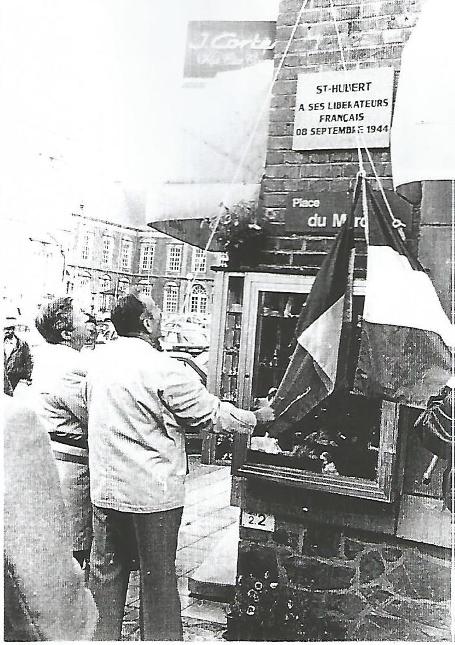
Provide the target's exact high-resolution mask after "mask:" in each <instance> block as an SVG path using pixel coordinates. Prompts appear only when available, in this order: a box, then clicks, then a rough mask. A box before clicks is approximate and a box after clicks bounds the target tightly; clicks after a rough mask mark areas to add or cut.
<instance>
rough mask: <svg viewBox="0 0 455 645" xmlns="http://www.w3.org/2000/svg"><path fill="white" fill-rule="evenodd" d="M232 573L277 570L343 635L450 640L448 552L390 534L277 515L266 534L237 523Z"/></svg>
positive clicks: (284, 583) (254, 573) (375, 638)
mask: <svg viewBox="0 0 455 645" xmlns="http://www.w3.org/2000/svg"><path fill="white" fill-rule="evenodd" d="M240 538H241V539H240V545H239V565H238V572H239V574H240V575H243V576H245V575H248V574H249V573H251V574H253V575H255V576H261V575H262V574H263V572H264V571H265V570H268V571H271V572H274V570H277V571H278V578H279V580H280V583H281V584H283V585H286V586H289V587H290V588H293V589H297V590H299V591H300V593H301V594H304V593H305V590H306V589H311V591H312V594H311V595H312V598H313V599H314V600H315V601H316V605H317V611H318V613H319V615H320V616H324V617H325V618H326V619H327V618H329V619H333V620H334V621H335V622H336V623H337V624H339V626H340V634H344V638H345V639H346V640H369V641H370V640H371V641H375V640H394V641H399V640H405V641H444V640H450V613H449V612H450V603H449V597H450V559H449V558H450V553H449V552H448V551H447V550H444V549H438V548H436V547H429V546H424V545H416V544H413V543H411V542H405V541H400V540H397V539H394V538H393V537H387V538H385V537H381V536H380V535H378V534H375V533H367V532H359V531H354V530H352V529H347V528H344V529H341V528H337V527H328V526H322V525H318V524H307V525H304V524H302V523H295V522H292V521H291V520H289V519H287V518H286V517H277V518H276V526H275V530H274V532H273V533H266V532H263V531H258V530H254V529H248V528H244V527H241V528H240Z"/></svg>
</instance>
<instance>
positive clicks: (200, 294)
mask: <svg viewBox="0 0 455 645" xmlns="http://www.w3.org/2000/svg"><path fill="white" fill-rule="evenodd" d="M190 312H191V313H195V314H206V313H207V292H206V290H205V289H204V287H203V286H202V285H200V284H195V285H194V287H193V288H192V290H191V295H190Z"/></svg>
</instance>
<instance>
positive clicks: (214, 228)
mask: <svg viewBox="0 0 455 645" xmlns="http://www.w3.org/2000/svg"><path fill="white" fill-rule="evenodd" d="M308 2H309V0H303V2H302V6H301V7H300V10H299V13H298V14H297V18H296V20H295V22H294V25H293V27H292V30H291V33H290V35H289V38H288V40H287V43H286V47H285V49H284V52H283V55H282V56H281V58H280V61H279V63H278V65H277V68H276V71H275V73H274V75H273V78H272V81H271V83H270V85H269V88H268V90H267V93H266V95H265V98H264V101H263V102H262V105H261V107H260V109H259V111H258V115H257V118H256V121H255V123H254V125H253V128H252V130H251V132H250V135H249V137H248V139H247V141H246V144H245V146H244V148H243V152H242V155H241V157H240V161H239V163H238V165H237V167H236V170H235V172H234V174H233V176H232V179H231V181H230V182H229V187H228V189H227V190H226V193H225V194H224V195H223V199H222V201H221V203H220V210H219V213H218V215H217V217H216V219H215V222H214V224H213V226H212V231H211V233H210V235H209V239H208V241H207V244H206V245H205V248H204V252H205V253H207V251H208V250H209V248H210V245H211V244H212V241H213V238H214V237H215V234H216V231H217V229H218V226H219V224H220V221H221V218H222V217H223V215H224V214H225V212H226V207H225V206H224V204H225V203H226V202H227V201H228V199H229V197H230V195H231V193H232V189H233V187H234V184H235V183H236V181H237V178H238V176H239V175H240V172H241V170H242V169H243V166H244V164H245V160H246V156H247V154H248V152H249V150H250V147H251V144H252V143H253V139H254V137H255V135H256V132H257V129H258V127H259V123H260V121H261V119H262V116H263V114H264V112H265V110H266V108H267V106H268V102H269V97H270V95H271V93H272V89H273V86H274V85H275V82H276V80H277V78H278V76H279V74H280V72H281V69H282V67H283V64H284V61H285V59H286V56H287V55H288V53H289V48H290V46H291V43H292V41H293V39H294V36H295V32H296V31H297V27H298V26H299V23H300V20H301V18H302V15H303V12H304V11H305V9H306V6H307V4H308ZM195 280H196V277H195V276H194V277H193V278H192V279H191V280H190V281H189V283H188V289H187V293H186V295H185V300H184V304H183V310H184V311H185V309H186V307H187V305H188V300H189V297H190V293H191V290H192V288H193V286H194V282H195Z"/></svg>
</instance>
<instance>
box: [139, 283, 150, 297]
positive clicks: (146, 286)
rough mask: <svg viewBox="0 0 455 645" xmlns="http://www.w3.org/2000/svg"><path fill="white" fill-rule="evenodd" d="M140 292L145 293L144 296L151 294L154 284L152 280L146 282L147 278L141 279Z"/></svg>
mask: <svg viewBox="0 0 455 645" xmlns="http://www.w3.org/2000/svg"><path fill="white" fill-rule="evenodd" d="M139 292H140V293H141V294H142V295H144V296H151V295H152V285H151V284H150V282H146V281H145V280H141V282H140V283H139Z"/></svg>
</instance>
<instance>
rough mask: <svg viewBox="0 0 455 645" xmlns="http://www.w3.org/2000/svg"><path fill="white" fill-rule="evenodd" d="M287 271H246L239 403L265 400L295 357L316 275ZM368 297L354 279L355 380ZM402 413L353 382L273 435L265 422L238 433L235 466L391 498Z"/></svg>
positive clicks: (301, 483)
mask: <svg viewBox="0 0 455 645" xmlns="http://www.w3.org/2000/svg"><path fill="white" fill-rule="evenodd" d="M286 278H287V279H286ZM286 278H280V277H278V276H276V275H275V276H270V277H269V278H266V277H265V276H263V275H262V276H261V275H259V274H249V275H248V276H247V277H246V278H245V294H247V296H245V298H244V303H246V304H244V306H243V308H242V312H243V315H242V320H241V337H242V339H243V340H240V341H239V342H238V345H239V347H240V354H239V359H238V367H237V368H236V370H235V371H236V373H237V372H238V379H239V383H240V384H241V388H240V390H239V392H240V396H239V399H240V400H239V403H240V405H241V407H245V408H248V407H250V408H254V407H259V406H261V405H264V404H265V403H266V398H267V396H273V388H276V387H277V386H278V385H279V384H280V382H281V380H282V377H283V375H284V373H285V371H286V368H287V366H288V364H289V361H290V358H291V356H292V353H293V350H294V347H295V340H294V331H295V327H296V323H297V320H298V318H299V314H300V312H301V310H302V307H304V306H305V301H306V298H307V296H308V293H309V291H310V289H311V285H312V282H313V279H314V278H312V277H310V276H298V277H297V276H293V277H292V278H291V276H286ZM228 301H229V294H228ZM363 301H364V296H363V283H362V282H361V281H356V282H355V284H354V295H353V322H352V330H353V343H352V350H351V353H350V359H349V371H350V374H351V382H352V381H353V376H354V370H355V366H356V362H357V355H358V350H359V342H360V326H361V320H362V312H363ZM231 309H232V307H231ZM228 315H231V316H232V315H233V314H228ZM228 351H229V352H230V353H232V350H231V348H230V346H229V348H228V347H227V348H226V350H225V353H226V354H227V352H228ZM221 378H223V376H222V377H221ZM398 415H399V406H397V405H396V404H393V403H391V402H388V401H383V400H380V399H367V398H365V397H363V396H360V395H358V394H356V393H355V392H354V391H353V390H349V389H348V390H346V391H343V392H341V393H335V394H332V395H331V396H329V397H327V398H326V399H325V400H324V401H322V402H321V403H320V404H319V405H318V406H317V407H316V408H314V409H313V410H312V411H311V412H309V413H308V414H307V415H306V416H305V417H304V418H303V419H302V420H301V421H299V422H298V423H294V424H292V425H289V426H287V427H286V428H282V429H281V431H280V433H279V434H278V436H277V437H276V440H272V439H270V438H269V437H268V436H266V431H267V430H268V428H265V427H264V428H257V429H256V430H255V432H254V433H253V436H252V437H251V440H250V441H249V443H247V442H246V440H245V439H244V438H240V439H237V438H236V442H237V445H236V447H235V450H234V462H235V464H234V466H235V467H234V471H235V472H237V473H238V474H240V475H242V476H248V477H258V478H264V479H272V480H274V481H276V482H280V483H283V484H289V485H293V486H302V487H305V488H309V489H313V490H325V491H328V492H332V493H337V494H345V495H350V496H355V497H363V498H367V499H373V500H377V501H383V502H390V501H392V500H393V498H394V493H395V489H394V487H393V481H394V477H395V474H396V470H397V469H396V455H397V438H398V421H399V419H398ZM272 429H273V426H272ZM242 441H243V444H242ZM242 445H243V447H242Z"/></svg>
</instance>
